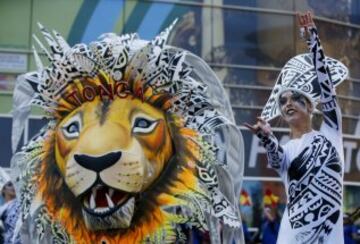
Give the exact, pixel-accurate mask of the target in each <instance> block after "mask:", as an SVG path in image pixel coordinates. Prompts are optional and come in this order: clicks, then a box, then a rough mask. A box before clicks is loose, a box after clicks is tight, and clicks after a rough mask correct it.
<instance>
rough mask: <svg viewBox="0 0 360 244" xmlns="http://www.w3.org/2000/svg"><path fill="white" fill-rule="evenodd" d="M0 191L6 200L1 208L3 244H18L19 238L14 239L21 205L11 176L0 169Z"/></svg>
mask: <svg viewBox="0 0 360 244" xmlns="http://www.w3.org/2000/svg"><path fill="white" fill-rule="evenodd" d="M0 189H1V195H2V197H3V199H4V204H3V205H2V206H1V207H0V219H1V227H2V231H1V232H2V233H1V236H2V237H1V241H2V242H1V243H4V244H10V243H11V244H13V243H14V244H18V243H20V240H19V238H15V240H13V237H14V229H15V225H16V221H17V217H18V211H19V205H18V201H17V200H16V193H15V187H14V185H13V183H12V182H11V181H10V177H9V175H8V174H7V173H6V172H5V171H4V169H2V168H0Z"/></svg>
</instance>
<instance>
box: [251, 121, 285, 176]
mask: <svg viewBox="0 0 360 244" xmlns="http://www.w3.org/2000/svg"><path fill="white" fill-rule="evenodd" d="M257 119H258V121H257V123H256V124H255V125H249V124H248V123H244V125H245V126H246V127H247V128H249V130H250V131H251V132H253V133H254V134H255V135H256V136H257V137H258V138H259V140H260V143H261V145H262V146H263V147H264V148H265V149H266V152H267V158H268V163H269V165H270V167H271V168H273V169H275V170H277V171H281V169H282V164H283V162H284V150H283V148H282V147H281V146H280V144H279V141H278V140H277V139H276V137H275V136H274V134H273V133H272V131H271V127H270V125H269V124H268V123H267V122H266V121H265V120H263V119H262V118H260V117H258V118H257Z"/></svg>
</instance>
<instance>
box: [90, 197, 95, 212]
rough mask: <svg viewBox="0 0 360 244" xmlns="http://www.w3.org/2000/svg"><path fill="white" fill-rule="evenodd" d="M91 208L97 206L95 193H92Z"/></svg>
mask: <svg viewBox="0 0 360 244" xmlns="http://www.w3.org/2000/svg"><path fill="white" fill-rule="evenodd" d="M90 208H92V209H94V208H96V203H95V196H94V194H91V196H90Z"/></svg>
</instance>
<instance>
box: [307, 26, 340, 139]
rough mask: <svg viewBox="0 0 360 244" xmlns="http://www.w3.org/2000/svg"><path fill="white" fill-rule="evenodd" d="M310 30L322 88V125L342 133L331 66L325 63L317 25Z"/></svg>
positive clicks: (314, 60) (310, 44)
mask: <svg viewBox="0 0 360 244" xmlns="http://www.w3.org/2000/svg"><path fill="white" fill-rule="evenodd" d="M309 32H310V38H309V40H308V47H309V50H310V52H311V53H312V54H313V62H314V66H315V70H316V74H317V78H318V81H319V85H320V90H321V97H320V103H321V106H322V112H323V117H324V121H323V124H322V127H323V126H327V127H329V128H330V129H331V130H333V131H336V133H342V123H341V110H340V107H339V105H338V103H337V100H336V93H335V88H334V86H333V83H332V81H331V76H330V71H329V68H328V67H327V65H326V63H325V55H324V51H323V49H322V46H321V43H320V39H319V36H318V32H317V30H316V28H315V27H310V28H309Z"/></svg>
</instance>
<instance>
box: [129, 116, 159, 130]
mask: <svg viewBox="0 0 360 244" xmlns="http://www.w3.org/2000/svg"><path fill="white" fill-rule="evenodd" d="M157 123H158V121H156V120H150V119H147V118H143V117H138V118H136V119H135V122H134V125H133V133H149V132H151V131H152V130H153V129H154V128H155V127H156V125H157Z"/></svg>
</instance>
